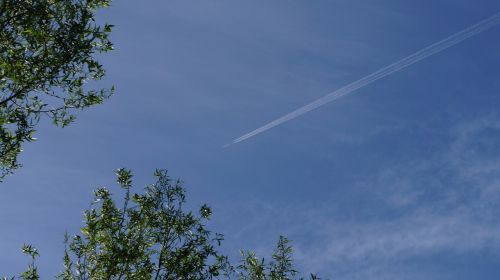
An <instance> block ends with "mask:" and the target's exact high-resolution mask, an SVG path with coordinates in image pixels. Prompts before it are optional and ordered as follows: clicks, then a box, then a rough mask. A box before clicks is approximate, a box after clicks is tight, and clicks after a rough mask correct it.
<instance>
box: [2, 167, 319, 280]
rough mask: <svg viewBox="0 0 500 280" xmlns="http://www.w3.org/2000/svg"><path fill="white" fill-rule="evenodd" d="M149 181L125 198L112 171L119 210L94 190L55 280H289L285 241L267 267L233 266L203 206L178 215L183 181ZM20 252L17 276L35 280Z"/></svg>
mask: <svg viewBox="0 0 500 280" xmlns="http://www.w3.org/2000/svg"><path fill="white" fill-rule="evenodd" d="M154 175H155V177H156V182H155V183H153V184H152V185H149V186H146V187H145V191H144V193H132V192H131V188H132V173H131V172H130V171H129V170H125V169H119V170H118V171H117V177H118V179H117V182H118V184H119V185H120V187H121V188H122V189H123V192H124V199H123V201H122V202H121V203H120V204H119V205H118V204H117V203H116V202H115V201H114V200H113V196H112V195H111V193H110V191H109V190H108V189H106V188H99V189H97V190H96V191H95V192H94V195H95V199H94V201H93V202H92V203H91V206H90V208H89V209H88V210H86V211H84V217H85V225H84V226H83V227H82V228H81V234H79V235H75V236H73V237H69V236H68V235H66V237H65V244H66V249H65V253H64V257H63V264H64V269H63V271H62V272H61V274H60V275H58V276H57V278H58V279H63V280H84V279H134V280H136V279H137V280H141V279H147V280H150V279H163V280H174V279H175V280H181V279H186V280H191V279H200V280H201V279H239V280H290V279H294V277H295V276H296V275H297V273H298V272H297V270H296V269H294V267H293V262H292V247H291V245H290V242H289V240H288V239H287V238H285V237H280V239H279V241H278V246H277V248H276V250H275V251H274V253H273V255H272V261H271V262H270V263H266V262H265V261H264V259H261V260H260V259H258V258H257V257H256V256H255V254H254V253H251V252H246V253H242V260H241V263H240V264H239V265H238V266H236V267H233V266H232V265H231V264H230V263H229V260H228V258H227V257H226V256H225V255H223V254H221V253H220V252H219V251H218V248H219V247H220V246H221V242H222V240H223V236H222V235H221V234H218V233H213V232H211V231H209V230H207V229H206V226H205V224H204V223H205V222H206V221H207V220H208V219H209V218H210V216H211V214H212V210H211V209H210V207H208V206H207V205H202V206H201V207H200V208H199V210H198V213H193V212H191V211H186V210H184V209H183V207H184V204H185V197H186V196H185V189H184V187H183V185H182V182H181V181H179V180H175V181H173V180H171V178H170V177H169V176H168V174H167V171H165V170H157V171H156V172H155V174H154ZM23 251H24V252H25V253H26V254H28V255H29V256H31V258H32V263H31V264H30V265H29V267H28V269H27V270H26V272H24V273H23V274H22V275H21V278H22V279H30V280H31V279H39V276H38V273H37V267H36V265H35V263H34V260H35V257H36V256H38V252H37V251H36V249H34V248H33V247H32V246H31V245H25V246H24V247H23ZM4 279H6V278H4ZM12 279H13V278H12ZM310 279H319V278H317V277H316V276H315V275H311V278H310Z"/></svg>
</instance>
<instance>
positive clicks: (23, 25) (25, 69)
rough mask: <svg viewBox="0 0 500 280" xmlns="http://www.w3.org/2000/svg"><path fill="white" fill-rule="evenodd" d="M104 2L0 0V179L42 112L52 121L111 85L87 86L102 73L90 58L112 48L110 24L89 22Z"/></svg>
mask: <svg viewBox="0 0 500 280" xmlns="http://www.w3.org/2000/svg"><path fill="white" fill-rule="evenodd" d="M109 2H110V1H108V0H38V1H33V0H0V179H1V178H3V177H4V176H5V175H6V174H8V173H10V172H12V170H13V169H15V168H17V167H19V163H18V161H17V156H18V154H19V153H20V152H21V145H22V143H24V142H30V141H33V140H34V139H35V138H33V134H34V133H35V127H36V125H37V123H38V121H39V120H40V117H41V116H42V115H45V116H47V117H49V118H50V119H52V120H53V122H54V123H55V124H56V125H59V126H62V127H64V126H66V125H68V124H69V123H70V122H71V121H73V120H74V118H75V116H74V115H73V114H72V110H74V109H83V108H86V107H89V106H92V105H95V104H99V103H102V102H103V101H104V100H105V99H107V98H108V97H109V96H110V95H111V93H112V89H109V90H108V89H97V90H96V89H87V88H86V87H85V84H86V82H87V81H88V80H100V79H101V78H103V76H104V74H105V71H104V69H103V68H102V66H101V65H100V64H99V62H98V61H97V60H96V59H95V58H94V57H95V56H96V54H98V53H103V52H107V51H109V50H111V49H112V44H111V43H110V41H109V39H108V35H109V33H110V32H111V27H112V26H111V25H108V24H105V25H99V24H97V23H96V22H95V19H94V13H95V10H96V9H98V8H101V7H106V6H108V5H109Z"/></svg>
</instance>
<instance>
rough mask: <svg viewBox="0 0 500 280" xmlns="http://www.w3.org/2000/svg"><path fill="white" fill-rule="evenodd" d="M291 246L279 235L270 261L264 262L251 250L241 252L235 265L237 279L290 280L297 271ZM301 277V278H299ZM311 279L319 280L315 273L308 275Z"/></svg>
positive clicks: (288, 241)
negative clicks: (239, 258)
mask: <svg viewBox="0 0 500 280" xmlns="http://www.w3.org/2000/svg"><path fill="white" fill-rule="evenodd" d="M292 253H293V248H292V246H291V244H290V240H288V239H287V238H286V237H284V236H280V237H279V240H278V244H277V246H276V249H275V250H274V252H273V254H272V261H270V262H269V263H266V262H265V259H264V258H262V259H259V258H258V257H257V256H256V255H255V253H253V252H243V251H242V252H241V262H240V264H239V265H238V266H237V271H236V274H237V278H238V279H239V280H291V279H297V278H295V277H296V276H297V274H298V271H297V270H296V269H295V268H294V265H293V260H292ZM300 279H303V278H300ZM310 279H311V280H319V279H320V278H319V277H318V276H317V275H315V274H311V275H310Z"/></svg>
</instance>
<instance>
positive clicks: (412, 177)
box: [238, 115, 500, 279]
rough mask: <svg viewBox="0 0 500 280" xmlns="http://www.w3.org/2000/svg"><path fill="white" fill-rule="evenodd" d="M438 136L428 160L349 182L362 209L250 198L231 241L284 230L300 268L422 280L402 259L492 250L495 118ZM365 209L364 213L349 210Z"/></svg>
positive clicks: (499, 182) (498, 177) (497, 180)
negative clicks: (440, 141) (440, 140)
mask: <svg viewBox="0 0 500 280" xmlns="http://www.w3.org/2000/svg"><path fill="white" fill-rule="evenodd" d="M443 133H446V134H447V136H448V138H449V139H451V142H450V144H449V145H443V148H442V150H440V151H438V152H436V153H435V154H434V155H433V156H432V157H430V158H420V159H415V160H413V161H411V162H406V163H398V164H397V165H396V166H389V167H386V168H383V169H382V171H380V172H379V173H377V174H375V175H373V176H368V177H366V178H364V179H361V180H360V181H358V182H357V183H355V184H354V185H353V186H351V188H353V189H357V190H358V193H359V195H360V196H366V197H368V198H367V199H366V202H367V203H368V204H369V205H368V206H366V205H348V206H346V205H343V204H338V201H336V200H335V199H326V197H325V201H323V202H314V205H312V202H311V203H308V202H304V203H302V204H301V205H297V204H291V205H276V204H265V203H263V202H255V203H253V204H252V205H250V206H247V207H249V208H251V209H246V210H245V211H252V209H253V212H255V213H256V215H250V216H251V217H254V218H253V219H249V220H247V221H245V226H246V228H242V229H241V231H242V233H240V235H239V237H238V238H244V237H245V236H246V234H247V233H254V232H256V231H265V232H266V233H265V234H263V235H264V236H265V235H272V234H276V233H275V232H280V233H283V234H286V235H289V236H290V237H291V238H292V239H296V240H297V243H296V244H295V245H296V246H295V248H296V254H295V256H296V259H297V261H298V262H299V263H300V264H301V268H302V270H303V271H312V272H322V273H323V276H327V277H330V278H332V279H429V277H430V276H429V275H427V274H426V273H428V271H427V272H426V271H422V270H419V269H416V268H414V267H412V266H411V265H410V264H411V263H412V262H414V261H415V260H419V259H420V260H421V259H428V258H431V257H433V256H436V255H438V254H441V253H445V254H451V255H457V256H460V255H470V254H472V253H478V252H482V251H484V250H485V249H488V248H500V222H498V220H497V217H498V215H500V202H498V201H500V164H498V163H500V152H499V154H495V153H492V152H491V151H498V149H497V148H496V147H497V146H498V145H500V144H497V141H495V139H498V138H499V137H500V118H498V117H497V116H495V115H488V116H485V117H482V118H479V119H476V120H472V121H466V122H463V123H461V124H459V125H456V126H455V127H453V128H451V129H450V130H449V131H447V132H443ZM355 195H356V194H355ZM340 200H342V199H340ZM349 201H351V200H349ZM363 201H364V200H363ZM340 203H342V202H340ZM345 207H350V208H349V209H346V208H345ZM367 207H368V208H369V209H370V210H369V211H371V214H370V215H364V214H361V215H357V214H359V212H362V211H364V210H360V209H359V208H367ZM353 212H355V214H354V215H352V216H349V215H348V216H346V213H353ZM387 213H391V214H387ZM276 221H279V223H277V222H276ZM278 224H279V225H278ZM269 231H270V232H272V233H269ZM245 232H247V233H245ZM261 241H262V240H259V242H261ZM271 245H272V244H265V246H263V247H266V246H267V247H269V246H271ZM261 251H262V252H264V253H266V252H265V250H264V249H262V250H261ZM409 263H410V264H409ZM395 267H397V268H398V269H395ZM434 276H435V275H434ZM431 278H432V277H431Z"/></svg>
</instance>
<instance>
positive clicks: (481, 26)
mask: <svg viewBox="0 0 500 280" xmlns="http://www.w3.org/2000/svg"><path fill="white" fill-rule="evenodd" d="M499 23H500V13H497V14H495V15H494V16H492V17H489V18H487V19H485V20H482V21H480V22H478V23H476V24H474V25H472V26H470V27H468V28H466V29H464V30H462V31H460V32H457V33H455V34H453V35H451V36H449V37H448V38H446V39H443V40H441V41H439V42H436V43H434V44H432V45H430V46H428V47H426V48H424V49H422V50H420V51H418V52H416V53H414V54H411V55H409V56H407V57H405V58H403V59H401V60H399V61H397V62H394V63H393V64H390V65H388V66H386V67H384V68H382V69H380V70H378V71H376V72H374V73H372V74H370V75H368V76H366V77H364V78H361V79H359V80H357V81H355V82H352V83H350V84H348V85H346V86H344V87H342V88H340V89H338V90H336V91H334V92H331V93H329V94H327V95H325V96H323V97H321V98H319V99H317V100H316V101H313V102H311V103H309V104H307V105H305V106H303V107H300V108H299V109H297V110H295V111H293V112H290V113H288V114H286V115H284V116H282V117H280V118H278V119H276V120H274V121H272V122H270V123H268V124H266V125H263V126H261V127H259V128H257V129H255V130H254V131H251V132H249V133H247V134H245V135H243V136H241V137H239V138H236V139H234V140H233V141H232V142H231V143H230V144H227V145H225V146H224V147H227V146H229V145H232V144H236V143H238V142H241V141H244V140H247V139H248V138H250V137H253V136H255V135H258V134H260V133H262V132H264V131H266V130H268V129H271V128H273V127H275V126H278V125H280V124H282V123H284V122H287V121H289V120H292V119H294V118H296V117H298V116H300V115H303V114H305V113H307V112H309V111H311V110H314V109H316V108H318V107H321V106H323V105H325V104H327V103H329V102H332V101H334V100H336V99H338V98H340V97H342V96H344V95H347V94H349V93H352V92H354V91H356V90H358V89H360V88H362V87H365V86H367V85H369V84H371V83H373V82H375V81H377V80H379V79H382V78H384V77H386V76H388V75H390V74H392V73H394V72H397V71H399V70H401V69H404V68H406V67H408V66H411V65H413V64H414V63H417V62H419V61H420V60H423V59H426V58H428V57H429V56H431V55H433V54H436V53H438V52H441V51H443V50H445V49H447V48H449V47H452V46H454V45H456V44H458V43H460V42H462V41H464V40H466V39H468V38H470V37H472V36H474V35H477V34H479V33H481V32H483V31H485V30H487V29H489V28H491V27H493V26H495V25H497V24H499Z"/></svg>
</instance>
